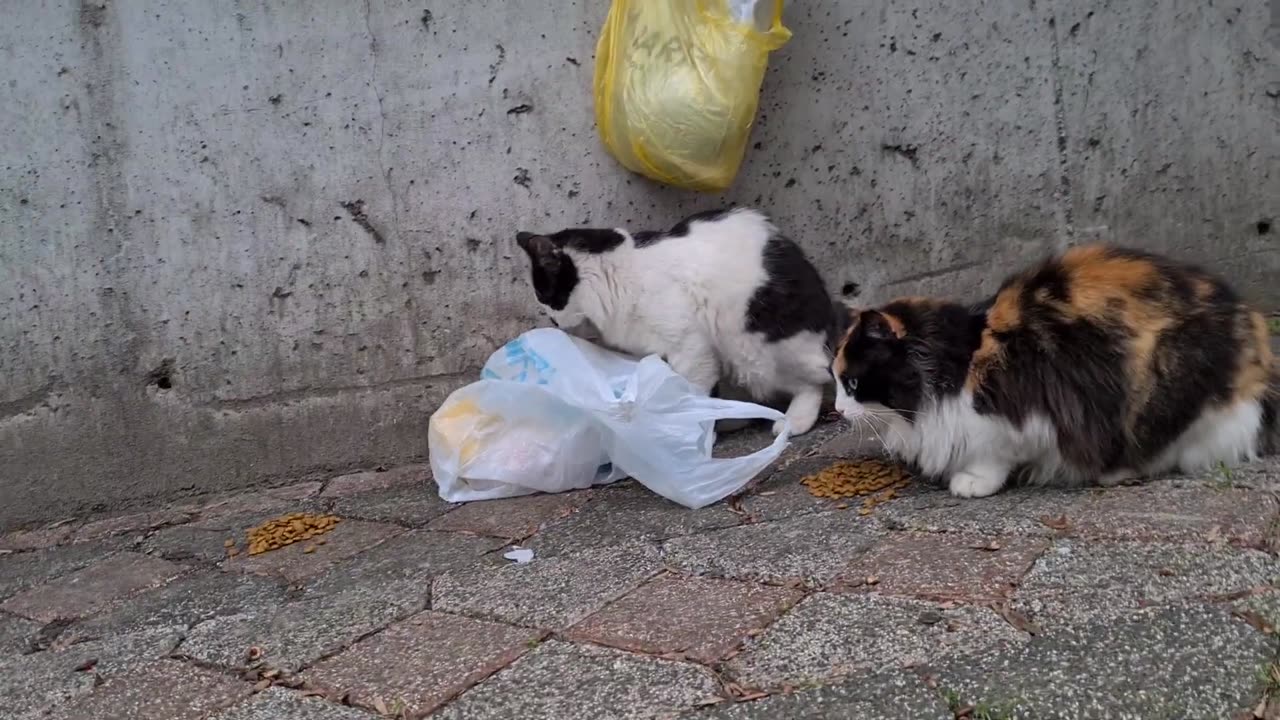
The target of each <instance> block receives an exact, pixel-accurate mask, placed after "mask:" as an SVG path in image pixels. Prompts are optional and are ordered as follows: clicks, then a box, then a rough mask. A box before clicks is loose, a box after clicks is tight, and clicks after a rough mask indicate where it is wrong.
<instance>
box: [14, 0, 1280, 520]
mask: <svg viewBox="0 0 1280 720" xmlns="http://www.w3.org/2000/svg"><path fill="white" fill-rule="evenodd" d="M551 5H554V6H555V8H554V13H553V12H552V11H551V10H550V9H549V8H550V6H551ZM535 6H536V4H530V3H515V2H510V1H509V0H468V1H467V2H462V1H461V0H433V1H432V2H404V1H403V0H365V1H364V2H357V1H353V0H307V1H306V2H301V1H294V0H280V1H277V2H271V3H258V2H248V1H247V0H236V1H232V0H227V1H226V2H208V1H207V0H82V1H80V2H77V1H76V0H45V1H43V2H39V1H37V0H22V1H20V2H10V3H6V7H5V11H4V22H3V23H0V129H2V132H0V167H3V174H2V175H0V378H2V380H0V528H4V527H12V526H16V525H18V524H21V523H25V522H29V521H35V520H45V519H51V518H56V517H59V516H65V515H69V514H73V513H77V512H81V511H84V510H86V509H91V508H94V507H106V506H118V505H122V504H126V503H136V502H142V501H146V500H148V499H154V498H157V497H160V496H166V495H172V494H174V493H177V492H180V491H181V492H186V491H205V490H221V489H231V488H237V487H243V486H247V485H251V484H254V483H260V482H271V481H275V480H280V479H284V478H287V477H296V476H299V475H304V474H308V473H320V472H328V471H333V470H337V469H344V468H350V467H356V466H369V465H374V464H377V463H394V462H400V461H405V460H410V459H420V458H422V457H423V456H424V455H425V453H426V432H425V430H426V424H427V418H428V415H429V413H430V411H431V410H432V408H433V407H434V406H435V404H436V403H438V402H439V400H440V399H441V398H442V397H443V394H444V393H446V392H447V391H448V390H449V389H451V388H452V387H455V386H456V385H457V384H459V383H460V382H463V381H465V380H467V379H469V378H471V377H473V373H474V371H475V368H476V367H477V366H478V364H480V363H481V362H482V361H483V359H484V358H485V357H486V356H487V355H488V353H489V352H490V351H491V350H492V349H493V348H494V347H495V346H497V345H498V344H500V343H501V342H502V341H504V340H505V339H507V338H509V337H511V336H514V335H516V334H517V333H519V332H520V331H521V330H524V329H525V328H527V327H529V326H530V325H531V324H532V323H533V322H534V318H535V313H534V312H533V303H532V301H531V297H530V293H529V291H528V290H527V288H526V285H525V280H524V272H525V268H524V260H523V258H522V257H520V256H518V255H517V252H516V251H515V250H514V248H513V243H512V235H513V232H514V230H515V229H516V228H517V227H519V228H531V229H537V228H547V229H553V228H559V227H561V226H565V225H570V224H577V223H595V224H605V225H616V224H625V225H628V226H633V227H663V226H666V225H668V224H670V223H671V222H672V221H673V220H674V219H676V218H678V217H680V216H681V215H682V214H684V213H687V212H689V211H691V210H696V209H702V208H707V207H710V206H713V205H715V204H717V203H720V202H721V201H724V200H729V201H740V202H746V203H755V204H757V205H760V206H762V207H764V208H766V209H767V210H769V211H770V212H772V213H773V214H774V215H775V216H776V218H777V219H778V220H779V222H780V223H781V224H782V225H783V226H785V227H786V228H787V229H789V230H790V231H791V232H792V233H793V234H794V235H795V236H796V237H797V238H798V239H799V240H800V241H801V242H802V243H803V244H804V246H805V247H806V248H807V249H808V250H809V252H810V253H811V254H812V255H813V256H814V257H815V258H816V259H817V260H818V261H819V263H820V266H821V267H822V269H823V271H824V273H825V274H826V276H827V279H828V281H829V283H830V285H831V287H832V289H833V290H835V291H839V290H840V289H842V288H843V289H845V290H847V291H849V292H850V293H851V294H856V296H857V297H858V298H860V299H863V300H866V301H873V300H877V299H881V298H885V297H887V296H889V295H895V294H906V293H948V294H959V295H966V296H973V295H976V294H977V293H979V292H981V291H984V290H989V289H991V288H992V287H993V286H994V284H995V283H996V282H997V280H998V278H999V276H1000V274H1002V273H1004V272H1005V271H1007V270H1010V269H1012V268H1014V267H1015V266H1017V265H1018V264H1020V263H1023V262H1025V261H1027V260H1029V259H1031V258H1033V257H1035V256H1038V255H1040V254H1042V253H1044V252H1046V251H1048V250H1050V249H1054V248H1060V247H1063V246H1065V245H1068V244H1070V243H1073V242H1080V241H1084V240H1094V239H1104V240H1115V241H1122V242H1125V243H1130V244H1134V245H1139V246H1143V247H1148V248H1154V249H1158V250H1165V251H1170V252H1173V253H1176V254H1177V255H1179V256H1182V257H1186V258H1191V259H1195V260H1200V261H1205V262H1207V263H1210V264H1212V265H1213V266H1214V267H1216V268H1219V269H1221V270H1222V271H1223V272H1225V273H1227V274H1228V275H1230V276H1231V277H1233V278H1234V279H1235V280H1237V281H1238V282H1239V283H1240V285H1241V287H1242V288H1243V289H1244V290H1245V291H1246V292H1247V293H1249V294H1251V295H1252V296H1253V297H1254V298H1256V300H1257V301H1258V302H1260V303H1262V304H1263V305H1265V306H1267V307H1270V308H1275V307H1277V306H1280V282H1277V281H1280V250H1278V249H1277V234H1276V233H1277V232H1280V231H1278V230H1275V229H1268V228H1271V227H1272V226H1273V224H1274V222H1275V219H1276V218H1277V216H1278V215H1280V60H1278V50H1277V47H1276V45H1275V44H1274V38H1275V36H1276V35H1275V33H1274V31H1271V30H1269V26H1270V25H1271V23H1272V22H1273V18H1272V17H1271V14H1270V7H1269V2H1268V0H1236V1H1234V2H1214V3H1205V2H1195V3H1192V2H1173V1H1172V0H1165V1H1163V2H1150V1H1148V2H1140V1H1139V2H1135V1H1134V0H1127V1H1125V0H1113V1H1112V2H1105V1H1102V0H1098V1H1093V2H1091V1H1089V0H1019V1H1018V2H992V1H987V2H983V1H982V0H940V1H935V2H929V3H902V2H890V0H864V1H859V2H854V1H852V0H813V1H812V2H806V3H795V6H794V7H792V8H790V9H789V10H788V14H787V17H788V24H789V26H790V27H791V28H792V30H793V31H794V33H795V38H794V39H793V40H792V41H791V43H790V44H789V45H788V46H787V47H785V48H784V49H783V50H781V51H779V52H778V53H776V54H775V56H774V57H773V61H772V68H771V70H770V73H769V77H768V79H767V81H766V84H765V88H764V100H763V102H762V105H761V112H760V116H759V123H758V128H757V131H756V134H755V140H756V141H757V142H756V146H755V148H754V149H753V150H751V151H750V152H749V155H748V158H747V161H746V164H745V166H744V167H743V169H742V172H741V175H740V176H739V180H738V182H737V184H736V186H735V187H734V188H733V190H732V191H730V192H729V193H727V194H726V195H725V196H724V197H707V196H696V195H692V194H688V193H683V192H678V191H674V190H670V189H664V188H659V187H654V186H652V185H651V184H649V183H647V182H646V181H644V180H641V179H639V178H636V177H634V176H630V175H628V174H627V173H625V172H624V171H622V170H620V169H619V168H618V167H617V166H616V165H615V164H614V162H613V161H612V160H611V159H610V158H609V157H608V156H607V155H606V154H605V153H604V151H603V150H602V149H601V148H600V146H599V144H598V140H597V138H596V135H595V133H594V130H593V120H592V103H591V95H590V88H591V75H592V62H593V50H594V43H595V38H596V35H597V33H598V32H599V28H600V25H601V23H602V21H603V19H604V16H605V12H606V9H607V2H606V0H576V1H574V0H571V1H570V2H562V3H552V4H548V5H547V9H536V8H535ZM1269 33H1270V34H1269ZM1269 38H1270V39H1269ZM519 105H528V106H531V108H532V110H530V111H529V112H527V113H523V114H518V113H512V112H509V111H510V110H511V109H512V108H514V107H516V106H519ZM895 148H896V149H895ZM357 217H358V218H359V220H358V221H357Z"/></svg>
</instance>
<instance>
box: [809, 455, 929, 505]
mask: <svg viewBox="0 0 1280 720" xmlns="http://www.w3.org/2000/svg"><path fill="white" fill-rule="evenodd" d="M910 481H911V474H910V473H908V472H907V471H906V470H905V469H903V468H902V466H900V465H895V464H893V463H888V462H885V461H883V460H871V459H867V460H856V461H849V460H841V461H839V462H836V463H832V464H831V465H828V466H827V467H825V468H823V469H821V470H819V471H818V472H816V473H814V474H813V475H809V476H807V477H805V478H803V479H801V480H800V483H801V484H802V485H804V486H805V487H806V488H808V489H809V492H810V493H811V494H813V495H815V496H817V497H821V498H830V499H832V500H843V499H845V498H853V497H862V498H863V500H862V508H861V509H860V510H859V511H858V512H860V513H862V514H863V515H866V514H868V513H870V512H871V509H872V508H874V507H875V506H876V505H879V504H880V503H882V502H885V501H887V500H892V499H893V498H894V497H895V496H896V494H897V490H898V489H899V488H902V487H904V486H905V485H906V484H907V483H908V482H910Z"/></svg>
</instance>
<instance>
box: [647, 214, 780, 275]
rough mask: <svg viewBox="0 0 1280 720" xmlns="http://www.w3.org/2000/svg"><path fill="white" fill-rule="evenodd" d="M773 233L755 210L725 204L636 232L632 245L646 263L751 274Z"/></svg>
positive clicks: (696, 271)
mask: <svg viewBox="0 0 1280 720" xmlns="http://www.w3.org/2000/svg"><path fill="white" fill-rule="evenodd" d="M777 233H778V231H777V228H776V227H774V225H773V222H772V221H770V220H769V218H768V217H767V216H766V215H765V214H764V213H762V212H760V211H759V210H755V209H752V208H745V207H736V208H725V209H720V210H709V211H706V212H700V213H697V214H695V215H690V216H689V217H687V218H685V219H683V220H681V221H680V222H678V223H676V225H675V226H674V227H672V228H671V229H670V230H667V231H665V232H641V233H636V235H635V247H636V251H637V253H638V254H637V257H639V258H642V259H643V260H644V261H645V262H646V264H663V265H666V266H667V267H669V268H670V269H673V270H678V269H684V270H687V271H691V272H695V273H705V274H711V275H717V276H724V275H726V274H728V273H732V272H734V271H735V270H736V271H738V272H740V273H746V274H753V273H752V272H751V271H752V270H753V269H754V268H755V267H758V266H759V265H760V260H761V256H762V254H763V253H764V249H765V246H766V245H767V244H768V243H769V241H770V239H771V238H773V237H774V236H776V235H777Z"/></svg>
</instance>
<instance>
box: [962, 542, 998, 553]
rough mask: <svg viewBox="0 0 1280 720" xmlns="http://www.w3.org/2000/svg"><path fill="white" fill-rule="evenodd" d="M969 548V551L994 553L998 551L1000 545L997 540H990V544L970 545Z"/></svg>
mask: <svg viewBox="0 0 1280 720" xmlns="http://www.w3.org/2000/svg"><path fill="white" fill-rule="evenodd" d="M969 547H970V549H973V550H985V551H987V552H996V551H997V550H999V549H1000V547H1001V545H1000V542H999V541H998V540H992V541H991V542H988V543H981V544H978V545H970V546H969Z"/></svg>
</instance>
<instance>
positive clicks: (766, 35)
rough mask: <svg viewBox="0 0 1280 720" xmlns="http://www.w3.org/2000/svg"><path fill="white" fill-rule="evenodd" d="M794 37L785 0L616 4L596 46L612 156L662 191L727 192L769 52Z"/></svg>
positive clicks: (599, 108) (600, 105)
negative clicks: (784, 19) (784, 12)
mask: <svg viewBox="0 0 1280 720" xmlns="http://www.w3.org/2000/svg"><path fill="white" fill-rule="evenodd" d="M762 14H766V15H768V17H765V18H761V19H757V18H760V16H761V15H762ZM790 38H791V32H790V31H789V30H787V29H786V28H785V27H783V26H782V0H613V5H612V6H611V7H610V8H609V17H608V18H607V19H606V20H605V23H604V30H603V33H602V34H601V36H600V42H599V44H598V45H597V47H596V70H595V103H596V125H597V126H598V127H599V129H600V137H601V139H602V140H604V144H605V147H607V148H608V149H609V152H610V153H612V154H613V156H614V157H615V158H617V159H618V161H619V162H621V163H622V165H623V166H624V167H626V168H627V169H629V170H631V171H633V172H637V173H640V174H641V175H644V176H646V177H649V178H652V179H653V180H657V181H658V182H662V183H667V184H669V185H675V186H676V187H682V188H687V189H690V190H724V189H725V188H727V187H729V185H730V184H731V183H732V182H733V178H734V176H735V175H737V173H738V167H739V166H740V165H741V164H742V156H743V153H744V152H745V151H746V148H747V139H748V138H749V137H750V135H751V125H752V123H753V122H754V121H755V116H756V106H757V105H758V103H759V99H760V84H761V83H762V82H763V81H764V72H765V69H766V68H767V66H768V62H769V53H770V52H771V51H773V50H777V49H778V48H780V47H782V46H783V45H784V44H785V43H786V42H787V40H788V39H790Z"/></svg>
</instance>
